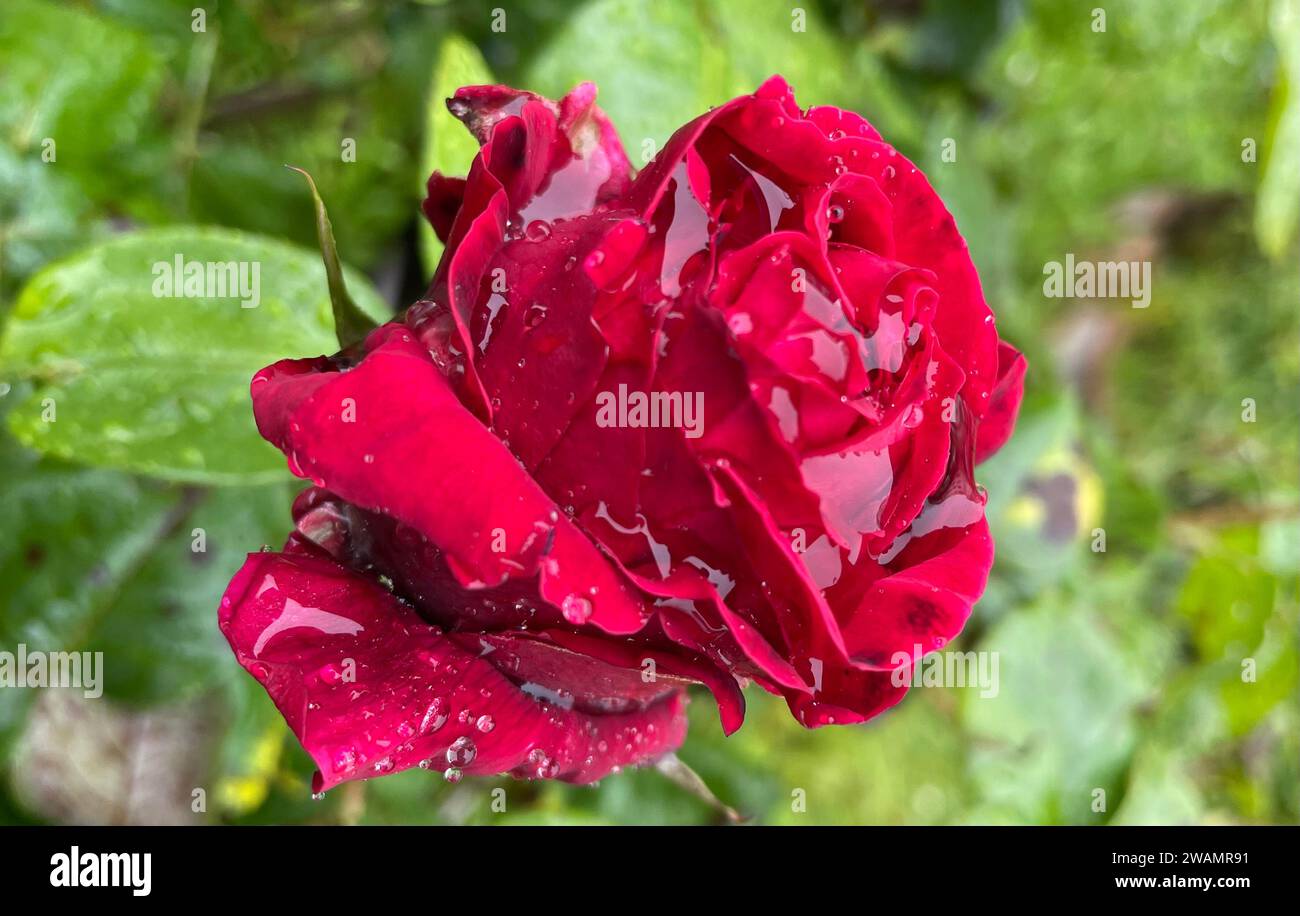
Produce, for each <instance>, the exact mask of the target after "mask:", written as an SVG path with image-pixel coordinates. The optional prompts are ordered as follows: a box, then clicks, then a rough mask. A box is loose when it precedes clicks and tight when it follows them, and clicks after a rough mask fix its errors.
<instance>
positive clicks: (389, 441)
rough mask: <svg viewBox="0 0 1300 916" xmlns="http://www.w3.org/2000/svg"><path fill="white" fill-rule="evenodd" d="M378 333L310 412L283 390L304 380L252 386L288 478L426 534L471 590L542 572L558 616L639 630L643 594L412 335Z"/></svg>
mask: <svg viewBox="0 0 1300 916" xmlns="http://www.w3.org/2000/svg"><path fill="white" fill-rule="evenodd" d="M381 332H382V333H381ZM381 332H376V334H375V335H372V337H371V344H372V345H373V346H374V349H372V350H371V352H370V353H368V354H367V355H366V357H365V358H364V359H363V360H362V361H361V363H360V364H358V365H357V366H356V367H355V368H353V369H350V370H349V371H347V372H334V373H329V375H330V377H331V380H330V382H329V383H328V384H324V385H320V386H319V387H316V388H315V389H314V390H313V392H312V393H311V395H310V396H309V397H306V398H304V399H302V400H298V401H296V402H295V401H293V400H291V399H289V398H286V397H285V396H284V394H283V392H282V391H281V390H280V381H281V380H282V379H283V378H288V379H289V380H291V381H295V382H296V383H297V384H301V382H297V380H298V379H300V378H301V376H300V375H293V374H289V375H285V374H284V373H283V372H277V371H273V370H275V368H276V367H272V369H271V370H264V371H263V372H261V373H259V374H258V375H257V376H256V377H255V378H254V380H253V410H254V413H255V415H256V416H257V420H258V427H259V429H261V430H262V432H263V434H264V435H267V436H268V438H270V437H271V434H272V433H274V434H276V435H275V437H274V438H273V439H272V441H273V442H274V443H275V444H276V445H277V446H279V447H280V449H281V450H282V451H283V452H285V454H286V455H288V456H290V459H291V464H290V467H291V469H293V470H294V471H295V473H298V474H300V475H301V476H309V477H311V478H312V479H313V480H314V481H316V483H317V485H318V486H326V487H328V488H329V489H330V490H332V491H333V492H335V493H338V494H339V495H340V496H342V497H343V498H344V499H345V500H347V501H348V502H350V503H352V504H354V505H357V506H361V507H362V508H365V509H369V510H371V511H376V512H382V513H384V514H386V515H389V516H391V517H393V518H395V519H398V520H400V521H402V522H404V523H405V524H407V525H410V526H411V527H413V528H415V529H417V530H419V531H420V532H421V533H422V534H423V535H425V536H426V537H427V538H428V539H429V540H430V541H432V542H433V543H434V544H435V545H436V546H437V547H438V548H439V549H440V550H442V551H443V552H444V553H445V554H446V555H447V558H448V560H449V562H450V563H451V564H452V569H453V571H455V572H456V573H457V575H458V577H460V578H461V580H462V583H463V584H465V585H473V584H483V585H499V584H501V583H502V582H504V581H505V580H507V579H510V578H514V577H528V576H530V575H532V574H534V573H535V572H537V571H538V570H539V569H540V573H541V578H540V582H541V585H540V589H541V593H542V595H543V597H545V598H546V600H547V601H549V602H550V603H551V604H553V605H554V606H556V607H562V606H563V605H564V603H565V602H566V601H570V602H582V608H583V609H584V614H583V615H582V616H584V617H587V616H588V613H589V619H590V622H591V623H592V624H593V625H595V626H598V627H600V628H601V629H604V630H606V631H607V632H617V633H630V632H634V631H636V630H638V629H640V628H641V626H642V624H643V623H644V616H645V613H646V610H645V607H644V604H643V601H642V599H641V597H640V596H639V595H638V594H637V593H636V591H635V589H633V588H632V587H631V586H629V585H628V584H627V583H626V582H625V581H624V580H623V579H622V578H621V577H620V576H619V575H618V574H617V573H616V572H615V571H614V570H613V569H612V568H611V567H610V566H609V564H608V562H607V561H606V560H605V559H604V557H603V556H601V554H600V552H599V550H598V549H597V548H596V547H595V546H594V545H593V544H592V543H591V542H590V541H588V540H587V538H586V536H585V535H584V534H583V533H582V532H581V531H579V530H578V529H577V527H575V526H574V525H573V524H572V523H571V522H570V521H569V520H568V519H567V518H564V517H562V515H561V513H560V512H559V510H558V508H557V507H556V505H555V503H554V502H552V501H551V500H550V499H549V498H548V497H547V496H546V494H545V493H544V492H543V491H542V490H541V488H540V487H539V486H538V485H537V484H536V483H535V482H534V481H533V480H532V479H531V478H530V477H529V476H528V474H527V472H526V471H525V470H524V469H523V468H522V467H521V466H520V465H519V462H518V461H517V460H516V459H515V457H514V456H513V455H512V454H511V453H510V452H509V451H508V450H507V449H506V448H505V447H504V446H503V445H502V444H501V442H500V440H498V439H497V438H496V437H495V436H493V435H492V433H491V432H489V431H488V430H487V429H486V428H484V427H483V425H482V424H481V422H480V421H479V419H478V418H477V417H475V416H474V415H473V414H471V413H470V412H469V411H468V410H467V409H465V407H464V406H463V405H462V404H461V403H460V401H459V400H457V398H456V396H455V394H454V393H453V392H452V390H451V388H450V387H449V385H448V383H447V380H446V379H445V378H444V377H443V376H442V374H441V373H440V372H438V370H437V368H435V366H434V365H433V362H432V361H431V360H430V358H429V355H428V353H427V352H426V351H425V349H424V348H423V347H422V346H420V344H419V343H417V342H416V341H415V340H414V339H413V338H412V337H411V335H410V333H409V332H407V330H406V329H405V328H404V327H402V326H401V325H391V326H389V327H388V328H386V329H381ZM394 392H400V396H396V397H395V396H394ZM448 444H452V445H454V447H448ZM496 545H503V549H501V550H494V549H493V547H494V546H496ZM539 545H544V546H543V547H542V549H540V550H539ZM543 555H544V559H539V558H540V557H542V556H543Z"/></svg>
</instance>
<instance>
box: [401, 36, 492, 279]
mask: <svg viewBox="0 0 1300 916" xmlns="http://www.w3.org/2000/svg"><path fill="white" fill-rule="evenodd" d="M493 82H495V79H494V78H493V76H492V71H491V70H489V69H488V65H487V62H486V61H485V60H483V55H482V54H480V53H479V50H478V48H477V47H475V46H474V44H473V42H471V41H469V40H467V39H465V38H462V37H461V36H459V35H454V34H453V35H448V36H447V37H446V38H444V39H443V41H442V44H441V45H440V46H439V48H438V55H437V62H436V63H435V64H434V66H433V78H432V80H431V82H430V85H429V99H428V102H427V104H426V106H425V118H424V146H423V150H422V152H421V157H420V187H419V193H420V196H421V198H423V196H424V193H425V182H427V181H428V179H429V176H430V175H431V174H433V173H434V172H435V171H437V172H441V173H442V174H444V175H457V176H461V175H467V174H469V167H470V163H472V162H473V161H474V156H475V155H476V154H477V153H478V141H476V140H475V139H474V136H473V135H472V134H471V133H470V132H469V131H468V130H466V128H465V125H464V124H461V123H460V121H458V120H456V118H455V117H454V116H453V115H452V113H451V112H450V111H448V110H447V99H449V98H451V96H452V95H453V94H454V93H455V92H456V90H457V89H459V88H460V87H461V86H478V85H485V84H489V83H493ZM419 226H420V229H419V232H420V263H421V265H422V266H423V267H424V273H425V275H426V276H430V277H431V276H433V272H434V270H435V269H436V268H437V267H438V260H439V258H441V257H442V248H443V245H442V242H441V241H439V240H438V236H437V234H436V233H434V231H433V227H432V226H430V225H429V221H428V220H426V219H424V218H423V217H421V218H420V220H419Z"/></svg>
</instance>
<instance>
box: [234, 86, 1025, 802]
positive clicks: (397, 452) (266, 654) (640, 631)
mask: <svg viewBox="0 0 1300 916" xmlns="http://www.w3.org/2000/svg"><path fill="white" fill-rule="evenodd" d="M595 94H596V90H595V87H594V86H592V85H590V84H584V85H581V86H579V87H578V88H576V89H575V90H574V91H573V92H571V93H570V94H569V95H567V96H566V97H565V98H564V99H562V100H561V101H559V102H554V101H550V100H548V99H545V98H541V97H540V96H537V95H534V94H533V93H530V92H522V91H519V90H515V89H509V88H506V87H504V86H472V87H467V88H464V89H462V90H460V91H459V92H458V93H457V94H456V96H455V98H453V99H451V100H449V102H448V105H449V107H450V110H451V111H452V112H453V113H454V114H455V115H456V116H457V117H458V118H460V120H461V121H463V122H464V123H465V125H466V126H467V127H468V128H469V130H471V131H472V132H473V134H474V135H475V137H476V138H477V139H478V140H479V142H480V144H481V149H480V151H479V153H478V155H477V156H476V157H475V159H474V162H473V164H472V166H471V167H470V170H469V175H468V177H466V178H464V179H459V178H449V177H446V176H443V175H440V174H437V173H435V174H434V175H433V176H432V177H431V178H430V179H429V192H428V198H427V200H426V201H425V203H424V211H425V214H426V215H427V217H428V218H429V220H430V222H431V223H432V224H433V226H434V228H435V230H436V231H437V232H438V234H439V235H440V236H441V237H442V239H443V240H444V241H445V243H446V250H445V251H444V253H443V256H442V260H441V263H440V264H439V265H438V269H437V272H436V274H435V276H434V279H433V282H432V284H431V286H430V287H429V291H428V293H427V295H426V298H424V299H421V300H420V301H418V302H416V303H414V304H413V305H411V306H410V308H409V309H407V310H406V312H405V313H404V314H403V315H402V316H401V317H400V318H399V319H397V320H394V321H392V322H390V323H389V324H386V325H384V326H382V327H380V328H377V329H375V330H374V331H372V332H371V333H370V334H369V335H368V336H367V337H366V339H365V340H364V341H362V342H358V343H357V344H354V345H352V346H350V347H347V348H346V349H344V350H343V351H342V352H341V353H338V354H336V355H334V356H329V357H317V358H314V359H290V360H284V361H282V362H278V363H276V364H275V365H272V366H269V367H267V368H266V369H264V370H262V371H261V372H259V373H258V374H257V376H256V377H255V378H254V379H253V383H252V397H253V408H254V412H255V414H256V419H257V425H258V429H259V430H260V431H261V433H262V435H263V436H265V437H266V438H267V439H268V440H269V441H270V442H272V443H274V444H275V445H276V446H277V447H279V448H280V449H281V450H282V451H283V452H284V453H285V455H286V457H287V458H288V463H289V467H290V469H291V470H292V471H293V472H294V473H295V474H297V475H299V476H301V477H305V478H310V479H311V480H312V482H313V483H314V485H315V486H314V487H312V488H310V489H308V490H306V491H305V492H303V493H302V494H301V495H300V496H299V498H298V499H297V501H296V502H295V504H294V507H293V516H294V522H295V530H294V531H293V533H292V534H291V535H290V536H289V539H288V542H287V543H286V544H285V546H284V549H283V551H281V552H279V553H269V552H267V553H255V554H251V555H250V556H249V558H248V560H247V562H246V563H245V565H244V567H243V568H242V569H241V570H240V571H239V572H238V574H236V576H235V578H234V580H233V581H232V582H231V583H230V586H229V589H228V590H227V592H226V594H225V597H224V598H223V599H222V602H221V611H220V622H221V628H222V631H223V632H224V633H225V635H226V637H227V639H228V640H229V642H230V645H231V647H232V648H233V649H234V651H235V654H236V656H237V658H238V659H239V662H240V664H242V665H243V666H244V667H245V668H246V669H247V670H248V671H249V672H250V673H251V674H252V675H253V676H254V677H255V678H257V679H258V681H260V682H261V683H262V685H263V686H264V687H265V688H266V690H267V692H268V693H269V694H270V695H271V698H272V699H273V700H274V701H275V704H276V705H277V706H278V707H279V709H280V711H281V713H283V715H284V717H285V720H286V721H287V722H288V724H289V726H290V727H291V728H292V729H293V731H294V733H295V734H296V735H297V736H298V739H299V741H301V742H302V744H303V746H304V747H305V748H306V750H307V751H308V752H309V753H310V754H311V756H312V757H313V758H314V760H315V761H316V764H317V765H318V767H319V773H318V774H317V776H316V779H315V782H314V790H315V791H323V790H324V789H327V788H329V787H331V786H334V785H336V784H338V783H340V782H343V781H345V780H349V779H356V778H365V777H369V776H374V775H377V774H382V773H389V772H394V771H398V770H402V769H406V768H407V767H411V766H414V765H419V766H423V767H429V768H434V769H437V770H439V771H444V772H445V774H446V776H447V778H449V779H453V780H454V779H458V778H460V776H461V775H462V773H471V774H491V773H503V772H509V773H511V774H513V775H515V776H520V777H526V778H537V777H540V778H558V779H564V780H568V781H571V782H579V783H585V782H590V781H593V780H596V779H600V778H601V777H602V776H604V775H606V774H608V773H610V772H611V771H614V770H617V769H618V768H620V767H623V766H629V765H635V764H638V763H643V762H648V761H651V760H654V759H655V758H657V757H660V756H662V755H664V754H666V753H668V752H670V751H672V750H673V749H674V748H676V747H677V746H678V745H679V744H680V743H681V742H682V740H683V738H684V737H685V732H686V718H685V707H686V702H687V693H686V688H687V687H688V686H689V685H691V684H702V685H704V686H705V687H707V688H708V690H709V691H710V692H711V693H712V695H713V698H714V700H716V703H717V707H718V710H719V713H720V717H721V721H722V727H723V729H724V731H726V732H727V733H731V732H732V731H734V730H735V729H736V728H738V727H739V726H740V724H741V721H742V719H743V717H744V707H745V699H744V694H743V693H742V686H743V685H746V684H748V683H750V682H752V683H754V684H757V685H758V686H759V687H761V688H762V689H764V690H767V691H770V692H772V693H774V694H778V695H779V696H781V697H783V698H784V699H785V701H786V703H787V704H788V705H789V708H790V711H791V713H792V714H793V715H794V717H795V719H797V720H798V721H799V722H801V723H802V724H804V725H805V726H810V727H812V726H820V725H826V724H831V723H835V724H844V723H855V722H863V721H865V720H867V719H870V718H871V717H872V716H875V715H877V714H879V713H880V712H882V711H883V710H885V709H888V708H889V707H890V706H892V705H894V704H895V703H897V702H898V701H899V700H900V699H901V698H902V696H903V694H904V693H905V692H906V686H905V684H906V682H907V680H908V678H906V677H900V676H898V675H899V674H900V673H902V674H905V673H906V672H907V671H908V670H910V667H911V665H912V663H913V660H914V657H915V655H916V653H917V651H918V647H919V651H920V652H928V651H931V650H934V649H936V648H938V647H941V646H943V645H944V644H945V643H946V642H947V641H948V640H950V639H952V638H953V637H954V636H956V635H957V633H958V632H960V630H961V628H962V625H963V624H964V622H965V621H966V618H967V617H968V616H969V614H970V610H971V606H972V604H973V603H974V602H975V601H976V600H977V599H978V598H979V596H980V594H981V592H982V591H983V589H984V586H985V582H986V579H987V577H988V573H989V568H990V566H991V565H992V562H993V543H992V540H991V539H990V537H989V531H988V527H987V525H986V523H985V520H984V495H983V493H982V491H981V490H980V489H979V488H978V487H977V486H976V484H975V482H974V477H973V469H974V467H975V465H976V464H977V463H978V462H979V461H980V460H982V459H983V458H985V457H986V456H988V455H989V454H991V453H992V452H993V451H994V450H996V449H997V448H998V447H999V446H1000V445H1001V444H1002V443H1003V442H1004V441H1005V440H1006V439H1007V437H1008V436H1009V435H1010V432H1011V428H1012V425H1013V423H1014V419H1015V415H1016V412H1017V409H1018V407H1019V402H1020V398H1021V391H1022V379H1023V376H1024V370H1025V363H1024V360H1023V358H1022V357H1021V356H1020V354H1019V353H1017V352H1016V350H1015V349H1013V348H1012V347H1011V346H1010V345H1008V344H1006V343H1004V342H1002V341H1000V340H999V339H998V334H997V330H996V328H995V326H994V323H993V314H992V313H991V312H990V310H989V307H988V305H987V304H986V303H985V301H984V297H983V295H982V294H981V292H980V285H979V279H978V277H977V275H976V272H975V268H974V266H973V265H972V263H971V259H970V255H969V253H968V252H967V249H966V244H965V242H964V241H963V239H962V237H961V235H960V234H959V233H958V231H957V228H956V226H955V225H954V223H953V219H952V217H951V216H950V215H949V213H948V211H947V210H946V209H945V208H944V206H943V203H942V202H941V201H940V200H939V198H938V196H937V195H936V194H935V192H934V190H933V189H932V188H931V187H930V185H929V183H928V182H927V181H926V179H925V177H924V176H923V175H922V174H921V173H920V172H919V171H918V170H917V169H916V167H915V166H914V165H912V164H911V163H910V162H908V161H907V160H906V159H905V158H903V157H902V156H901V155H899V154H898V153H897V152H896V151H895V150H894V149H893V148H892V147H890V146H889V145H888V144H887V143H885V142H884V141H883V140H881V138H880V135H879V134H878V133H877V132H876V131H875V130H874V129H873V128H872V127H871V125H870V124H868V123H867V122H866V121H865V120H864V119H863V118H861V117H860V116H858V115H856V114H854V113H852V112H848V111H841V110H840V109H837V108H830V107H825V108H812V109H810V110H808V111H802V110H800V108H799V107H798V106H797V105H796V103H795V100H794V96H793V94H792V93H791V90H790V88H789V87H788V86H787V85H786V83H785V82H784V81H783V80H782V79H781V78H780V77H773V78H772V79H770V80H768V81H767V82H766V83H764V84H763V86H762V87H760V88H759V89H758V91H757V92H755V93H754V94H753V95H748V96H744V97H741V98H738V99H735V100H733V101H731V102H729V103H727V104H725V105H722V106H720V107H718V108H715V109H713V110H712V111H709V112H708V113H706V114H703V115H701V116H700V117H699V118H697V119H695V120H694V121H692V122H691V123H689V124H687V125H686V126H684V127H682V128H681V129H680V130H678V131H677V133H676V134H674V135H673V137H672V139H671V140H670V141H669V142H668V144H667V146H665V148H664V149H663V150H662V151H661V152H660V153H659V154H658V155H657V156H656V157H655V158H654V159H653V161H651V162H650V163H649V164H648V165H647V166H646V167H645V168H644V169H643V170H642V171H641V172H640V173H638V174H635V175H634V174H633V171H632V169H631V167H630V165H629V162H628V158H627V156H626V154H625V153H624V151H623V148H622V146H621V144H620V142H619V139H618V137H617V135H616V133H615V131H614V128H613V126H612V125H611V124H610V122H609V121H608V119H607V118H606V117H605V116H604V114H602V112H601V111H600V109H599V108H597V107H596V106H595V104H594V100H595ZM656 395H657V396H658V397H656ZM638 405H639V406H638ZM697 407H698V413H699V414H700V415H699V416H694V417H688V416H687V415H686V414H687V411H693V408H697Z"/></svg>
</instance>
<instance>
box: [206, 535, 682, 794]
mask: <svg viewBox="0 0 1300 916" xmlns="http://www.w3.org/2000/svg"><path fill="white" fill-rule="evenodd" d="M220 624H221V630H222V632H223V633H224V634H225V636H226V638H227V640H228V641H229V642H230V645H231V648H232V649H234V651H235V654H236V657H237V658H238V659H239V662H240V664H241V665H243V666H244V668H245V669H247V670H248V671H249V673H250V674H252V675H253V676H254V677H255V678H257V680H258V681H259V682H261V683H262V685H263V686H264V687H265V688H266V690H267V692H268V693H269V694H270V696H271V699H272V700H273V701H274V702H275V704H276V706H277V708H279V710H280V712H281V713H282V714H283V715H284V717H285V721H286V722H287V723H288V724H289V727H290V728H291V729H292V730H293V732H294V734H295V735H297V736H298V739H299V741H301V742H302V745H303V747H304V748H305V749H306V751H307V752H308V753H309V754H310V755H311V756H312V758H313V759H314V760H315V761H316V764H317V766H318V767H319V768H320V770H319V772H318V773H317V775H316V777H315V779H314V781H313V791H318V792H319V791H323V790H325V789H328V788H330V787H332V786H335V785H338V784H339V783H341V782H344V781H347V780H350V779H364V778H368V777H372V776H377V775H382V774H384V773H390V772H397V771H400V770H404V769H407V768H409V767H411V766H414V765H417V764H421V763H422V762H423V764H424V765H425V766H428V767H430V768H434V769H438V770H442V769H444V768H447V767H453V766H454V767H456V768H457V769H459V770H461V771H463V772H465V773H472V774H490V773H501V772H507V771H508V772H512V773H515V774H516V775H523V776H545V777H554V778H560V779H564V780H567V781H570V782H590V781H593V780H596V779H599V778H601V777H602V776H604V775H605V774H607V773H609V772H610V771H611V770H613V769H615V768H618V767H623V766H629V765H633V764H636V763H640V762H642V761H645V760H649V759H653V758H654V757H657V756H660V755H662V754H664V753H666V752H668V751H670V750H672V749H673V748H675V747H677V746H678V745H679V744H680V743H681V741H682V739H683V738H684V737H685V732H686V720H685V716H684V715H683V707H684V702H685V700H684V696H683V695H682V694H681V692H680V691H669V692H666V693H664V694H663V695H656V696H655V697H653V698H651V699H650V700H649V701H648V702H646V703H644V704H634V705H636V707H637V708H634V709H631V710H630V711H620V712H611V713H605V714H596V713H592V712H584V711H579V710H577V709H574V708H566V706H565V704H564V703H563V702H553V701H551V700H548V699H546V698H545V697H544V696H542V697H541V698H540V699H539V698H538V696H535V695H532V694H529V693H528V692H526V691H525V690H524V689H521V688H520V687H519V686H518V685H517V684H516V683H515V682H514V681H512V680H511V679H509V678H508V677H506V676H505V675H504V674H503V673H502V672H501V671H500V670H499V669H498V668H497V666H496V665H494V664H493V663H492V662H491V661H489V660H487V659H486V658H484V657H483V655H482V654H480V652H477V651H473V650H470V649H467V648H466V647H465V646H464V645H462V644H461V643H460V642H458V641H457V640H455V639H452V638H449V637H448V636H446V635H445V634H443V633H442V631H441V630H439V629H438V628H437V627H434V626H431V625H429V624H427V623H425V622H424V621H422V620H421V619H420V618H419V617H418V616H417V615H416V614H415V613H414V612H413V611H411V610H410V609H409V608H407V607H406V606H405V605H403V604H402V603H401V602H400V601H398V600H397V599H396V598H394V597H393V596H392V595H390V594H388V593H387V592H386V591H384V590H383V589H382V588H381V587H379V586H378V585H377V584H375V583H374V582H373V581H371V580H369V579H366V578H365V577H363V576H361V575H359V574H357V573H354V572H350V571H349V570H347V569H345V568H343V567H341V566H339V565H338V564H336V563H334V562H333V561H332V560H329V559H327V558H323V557H320V556H310V555H303V554H296V555H293V556H289V555H285V554H270V553H260V554H251V555H250V556H249V558H248V561H247V562H246V563H245V564H244V567H243V569H241V570H240V571H239V573H238V574H236V576H235V578H234V580H233V581H232V582H231V583H230V586H229V588H228V589H227V590H226V594H225V596H224V597H223V598H222V603H221V613H220Z"/></svg>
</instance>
